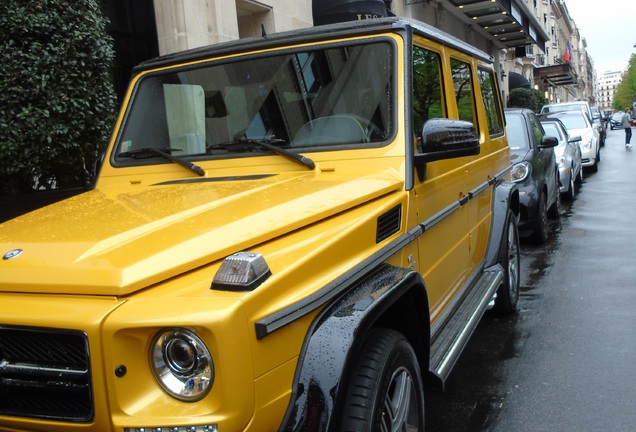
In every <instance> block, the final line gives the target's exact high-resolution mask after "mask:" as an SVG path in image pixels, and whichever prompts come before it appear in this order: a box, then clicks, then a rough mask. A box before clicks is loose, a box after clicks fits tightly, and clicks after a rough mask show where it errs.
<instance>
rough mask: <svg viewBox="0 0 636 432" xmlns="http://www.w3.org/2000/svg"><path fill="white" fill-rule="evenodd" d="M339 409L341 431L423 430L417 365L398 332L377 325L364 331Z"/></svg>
mask: <svg viewBox="0 0 636 432" xmlns="http://www.w3.org/2000/svg"><path fill="white" fill-rule="evenodd" d="M342 412H343V416H342V427H341V428H340V430H342V431H348V432H384V431H400V432H417V431H423V430H424V392H423V386H422V378H421V376H420V368H419V366H418V362H417V358H416V356H415V352H414V351H413V348H412V347H411V344H409V342H408V341H407V340H406V338H405V337H404V336H403V335H402V334H401V333H398V332H397V331H395V330H390V329H384V328H378V329H375V330H373V331H372V332H371V333H370V334H369V335H368V337H367V339H366V341H365V342H364V345H363V347H362V350H361V351H360V354H359V356H358V358H357V359H356V362H355V366H354V369H353V370H352V374H351V381H350V383H349V387H348V389H347V395H346V399H345V403H344V406H343V411H342Z"/></svg>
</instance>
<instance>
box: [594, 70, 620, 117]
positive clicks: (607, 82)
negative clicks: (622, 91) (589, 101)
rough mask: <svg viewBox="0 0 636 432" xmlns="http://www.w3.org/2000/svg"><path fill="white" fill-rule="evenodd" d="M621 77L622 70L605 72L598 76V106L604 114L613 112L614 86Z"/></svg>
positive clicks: (616, 85) (615, 86)
mask: <svg viewBox="0 0 636 432" xmlns="http://www.w3.org/2000/svg"><path fill="white" fill-rule="evenodd" d="M622 79H623V72H622V71H610V72H605V73H604V74H603V75H601V76H599V77H598V81H597V85H596V94H597V100H598V107H599V109H600V110H601V112H603V113H605V114H611V113H612V112H614V108H613V106H614V94H615V93H616V88H617V87H618V84H620V82H621V80H622Z"/></svg>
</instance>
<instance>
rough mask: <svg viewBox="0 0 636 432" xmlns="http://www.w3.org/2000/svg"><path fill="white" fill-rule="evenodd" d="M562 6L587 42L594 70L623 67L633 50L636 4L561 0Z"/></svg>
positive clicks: (604, 70) (623, 1)
mask: <svg viewBox="0 0 636 432" xmlns="http://www.w3.org/2000/svg"><path fill="white" fill-rule="evenodd" d="M565 5H566V6H567V8H568V11H569V12H570V16H571V17H572V18H573V19H574V21H575V22H576V26H577V27H578V28H579V31H580V33H581V36H582V37H584V38H585V40H586V41H587V52H588V54H589V55H590V56H591V57H592V60H594V69H596V72H597V73H598V74H602V73H603V72H607V71H617V70H624V69H625V68H626V67H627V65H628V63H629V58H630V56H631V55H632V53H636V48H634V44H636V3H633V2H627V1H625V0H601V1H595V2H592V1H590V0H565Z"/></svg>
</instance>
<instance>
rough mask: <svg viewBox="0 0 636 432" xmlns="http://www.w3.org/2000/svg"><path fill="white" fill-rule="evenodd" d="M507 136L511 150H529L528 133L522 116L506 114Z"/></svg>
mask: <svg viewBox="0 0 636 432" xmlns="http://www.w3.org/2000/svg"><path fill="white" fill-rule="evenodd" d="M506 135H508V144H509V146H510V150H528V149H529V148H530V144H529V142H528V133H527V129H526V125H525V121H524V120H523V116H522V115H521V114H513V113H506Z"/></svg>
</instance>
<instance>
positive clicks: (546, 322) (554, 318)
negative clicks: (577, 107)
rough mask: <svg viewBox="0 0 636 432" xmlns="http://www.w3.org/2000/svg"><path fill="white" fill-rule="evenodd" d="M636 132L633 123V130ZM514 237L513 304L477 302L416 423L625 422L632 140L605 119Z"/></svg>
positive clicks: (632, 366)
mask: <svg viewBox="0 0 636 432" xmlns="http://www.w3.org/2000/svg"><path fill="white" fill-rule="evenodd" d="M635 135H636V134H635ZM578 189H579V190H578V193H577V195H576V196H575V198H574V200H573V201H563V202H562V203H561V217H560V219H558V220H553V221H551V224H550V238H549V239H548V241H547V242H546V243H545V244H543V245H535V244H533V243H531V242H530V241H525V240H524V241H522V245H521V254H522V257H521V260H522V279H521V297H520V300H519V305H518V312H517V313H516V314H513V315H511V316H499V315H496V314H494V313H491V312H488V313H487V314H486V316H485V317H484V318H483V320H482V322H481V323H480V325H479V327H478V328H477V330H476V332H475V334H474V335H473V337H472V339H471V341H470V343H469V345H468V347H467V349H466V350H465V351H464V353H463V354H462V356H461V357H460V359H459V361H458V363H457V365H456V366H455V369H454V370H453V372H452V373H451V376H450V378H449V380H448V381H447V383H446V391H445V392H444V393H437V392H433V391H427V392H426V430H427V432H436V431H444V432H449V431H471V432H473V431H493V432H512V431H514V432H525V431H533V432H537V431H550V432H552V431H559V432H568V431H577V432H584V431H635V430H636V251H635V249H636V230H635V229H634V227H635V226H636V149H633V150H626V149H625V147H624V131H622V130H613V131H611V130H608V137H607V142H606V145H605V147H603V148H602V150H601V162H600V163H599V170H598V172H597V173H589V172H586V173H585V178H584V181H583V184H582V185H581V186H580V187H579V188H578Z"/></svg>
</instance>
